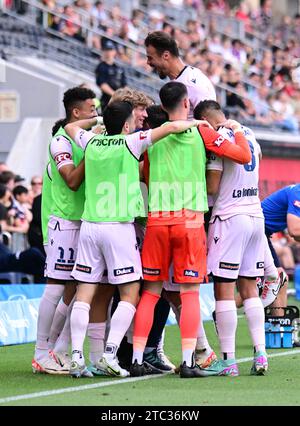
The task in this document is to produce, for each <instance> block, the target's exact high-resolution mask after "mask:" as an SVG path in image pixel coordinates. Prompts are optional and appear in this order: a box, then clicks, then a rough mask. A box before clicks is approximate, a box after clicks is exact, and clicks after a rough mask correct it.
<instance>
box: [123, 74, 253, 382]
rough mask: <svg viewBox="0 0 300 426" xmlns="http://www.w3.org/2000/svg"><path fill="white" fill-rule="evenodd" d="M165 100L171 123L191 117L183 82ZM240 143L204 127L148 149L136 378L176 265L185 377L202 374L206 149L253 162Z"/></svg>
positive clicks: (165, 90)
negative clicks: (197, 354) (198, 352)
mask: <svg viewBox="0 0 300 426" xmlns="http://www.w3.org/2000/svg"><path fill="white" fill-rule="evenodd" d="M160 99H161V103H162V106H163V108H164V109H165V110H166V111H167V113H168V115H169V120H171V121H172V120H177V119H186V118H187V117H188V113H189V110H190V102H189V97H188V93H187V89H186V87H185V85H184V84H183V83H180V82H169V83H167V84H165V85H164V86H163V87H162V88H161V90H160ZM206 124H207V123H206ZM239 130H240V129H239ZM237 139H238V144H237V145H236V146H233V145H232V144H231V143H230V142H229V141H227V140H226V139H225V138H224V137H222V136H220V135H219V134H218V133H217V132H215V131H214V130H213V129H211V128H209V127H203V126H201V127H198V128H193V129H191V130H187V131H186V132H184V133H181V134H180V135H171V136H169V137H166V138H165V139H164V140H163V141H161V142H160V144H157V145H156V147H155V146H154V147H151V148H150V149H148V152H147V154H148V158H149V164H150V167H149V170H150V172H149V215H148V222H147V227H146V235H145V240H144V245H143V249H142V263H143V273H144V279H145V285H144V289H143V292H142V297H141V300H140V303H139V305H138V308H137V314H136V318H135V325H134V336H133V358H132V365H131V369H130V373H131V375H133V376H141V375H144V374H145V368H144V364H143V353H144V349H145V345H146V341H147V337H148V334H149V331H150V329H151V325H152V322H153V312H154V308H155V305H156V303H157V302H158V300H159V298H160V294H161V290H162V285H163V281H167V280H168V279H169V267H170V264H171V262H173V268H174V278H175V282H177V283H178V284H180V296H181V315H180V331H181V341H182V364H181V366H180V376H181V377H186V378H190V377H198V376H200V374H199V372H200V368H199V367H198V366H197V365H196V364H195V362H194V351H195V347H196V340H197V332H198V328H199V322H200V306H199V284H200V283H201V282H203V281H204V276H205V275H206V236H205V231H204V226H203V222H204V219H203V214H204V212H205V211H207V194H206V182H205V164H206V153H205V146H206V147H207V148H208V149H210V150H212V151H214V152H215V153H218V154H219V155H228V156H233V157H235V158H238V159H239V160H240V161H241V162H244V163H246V162H249V161H250V159H251V155H250V149H249V147H248V144H247V141H246V139H245V138H244V136H243V135H242V134H241V132H239V134H237Z"/></svg>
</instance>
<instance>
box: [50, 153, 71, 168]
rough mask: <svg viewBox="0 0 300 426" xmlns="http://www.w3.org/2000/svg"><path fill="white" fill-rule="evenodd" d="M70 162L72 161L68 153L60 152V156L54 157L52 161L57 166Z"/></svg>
mask: <svg viewBox="0 0 300 426" xmlns="http://www.w3.org/2000/svg"><path fill="white" fill-rule="evenodd" d="M71 160H72V156H71V154H70V153H69V152H62V153H61V154H57V155H56V157H55V158H54V161H55V163H56V165H57V166H59V165H60V164H61V163H63V162H65V161H71Z"/></svg>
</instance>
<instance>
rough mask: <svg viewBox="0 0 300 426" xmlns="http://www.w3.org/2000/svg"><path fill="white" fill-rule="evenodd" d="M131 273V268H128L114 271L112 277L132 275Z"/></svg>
mask: <svg viewBox="0 0 300 426" xmlns="http://www.w3.org/2000/svg"><path fill="white" fill-rule="evenodd" d="M133 272H134V267H133V266H129V267H128V268H120V269H114V276H115V277H119V276H120V275H126V274H132V273H133Z"/></svg>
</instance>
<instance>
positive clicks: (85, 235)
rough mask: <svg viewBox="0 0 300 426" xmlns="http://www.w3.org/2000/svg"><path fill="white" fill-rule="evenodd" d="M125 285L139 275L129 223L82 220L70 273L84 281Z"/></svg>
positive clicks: (137, 259)
mask: <svg viewBox="0 0 300 426" xmlns="http://www.w3.org/2000/svg"><path fill="white" fill-rule="evenodd" d="M105 271H107V281H108V282H109V283H110V284H125V283H129V282H132V281H139V280H140V278H142V277H143V274H142V264H141V257H140V252H139V249H138V245H137V241H136V234H135V229H134V225H133V223H115V224H104V223H92V222H83V223H82V225H81V229H80V236H79V242H78V254H77V258H76V263H75V266H74V269H73V272H72V276H73V277H74V278H75V279H76V280H78V281H81V282H84V283H99V282H103V280H102V278H103V275H104V274H105Z"/></svg>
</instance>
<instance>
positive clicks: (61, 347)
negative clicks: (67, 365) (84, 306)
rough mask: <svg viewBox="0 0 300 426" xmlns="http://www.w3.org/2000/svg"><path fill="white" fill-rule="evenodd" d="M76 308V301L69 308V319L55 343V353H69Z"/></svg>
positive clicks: (67, 318)
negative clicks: (73, 312)
mask: <svg viewBox="0 0 300 426" xmlns="http://www.w3.org/2000/svg"><path fill="white" fill-rule="evenodd" d="M73 306H74V299H73V300H72V302H71V303H70V305H69V306H68V311H67V317H66V321H65V324H64V327H63V329H62V331H61V333H60V335H59V337H58V339H57V340H56V342H55V345H54V349H53V351H54V352H55V353H56V352H63V353H68V352H69V345H70V343H71V312H72V309H73Z"/></svg>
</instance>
